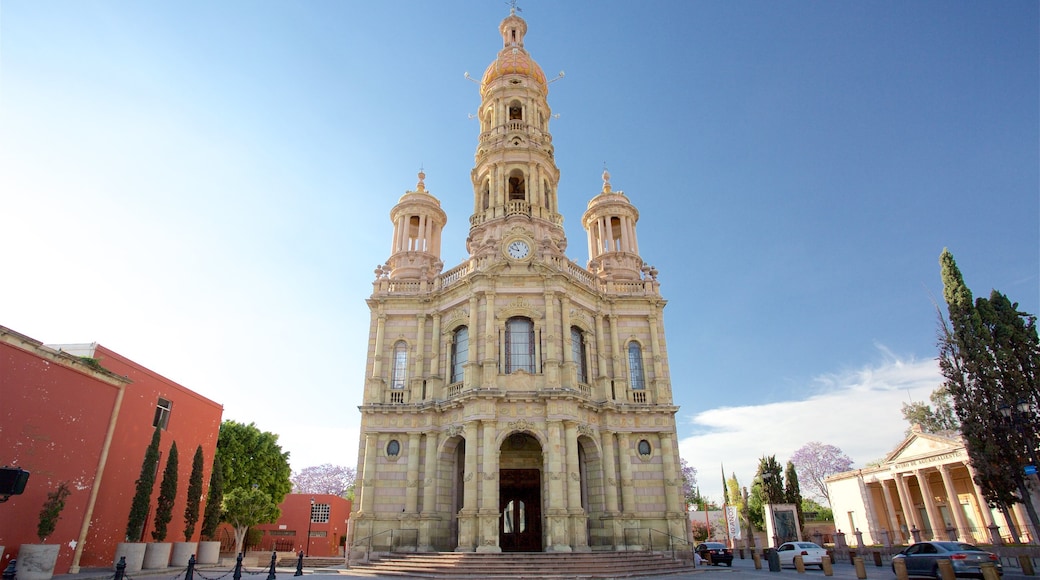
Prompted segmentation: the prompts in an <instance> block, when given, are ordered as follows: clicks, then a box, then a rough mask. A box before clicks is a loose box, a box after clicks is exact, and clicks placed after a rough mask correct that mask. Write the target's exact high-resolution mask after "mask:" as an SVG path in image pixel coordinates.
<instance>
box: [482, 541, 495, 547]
mask: <svg viewBox="0 0 1040 580" xmlns="http://www.w3.org/2000/svg"><path fill="white" fill-rule="evenodd" d="M484 545H485V546H494V545H495V540H484Z"/></svg>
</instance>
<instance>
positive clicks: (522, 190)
mask: <svg viewBox="0 0 1040 580" xmlns="http://www.w3.org/2000/svg"><path fill="white" fill-rule="evenodd" d="M508 185H509V201H514V200H521V201H523V200H525V199H527V184H526V182H525V181H524V174H523V173H522V172H521V171H519V170H514V171H513V172H512V173H510V174H509V183H508Z"/></svg>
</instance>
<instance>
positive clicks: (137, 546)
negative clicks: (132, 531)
mask: <svg viewBox="0 0 1040 580" xmlns="http://www.w3.org/2000/svg"><path fill="white" fill-rule="evenodd" d="M145 546H147V544H145V543H144V542H120V543H119V544H118V545H117V546H116V557H115V561H114V562H112V567H113V569H115V567H116V566H118V565H119V559H120V558H124V557H125V558H126V570H124V572H125V573H126V574H134V573H136V572H140V571H141V567H142V566H144V547H145Z"/></svg>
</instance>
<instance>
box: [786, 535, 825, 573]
mask: <svg viewBox="0 0 1040 580" xmlns="http://www.w3.org/2000/svg"><path fill="white" fill-rule="evenodd" d="M776 555H777V556H780V565H781V566H791V567H794V557H795V556H801V557H802V563H803V564H805V565H806V566H819V567H820V570H823V557H824V556H826V555H827V550H824V549H823V548H821V547H819V546H817V545H816V544H814V543H812V542H786V543H783V544H780V547H779V548H777V549H776Z"/></svg>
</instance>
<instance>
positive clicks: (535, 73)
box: [350, 12, 686, 558]
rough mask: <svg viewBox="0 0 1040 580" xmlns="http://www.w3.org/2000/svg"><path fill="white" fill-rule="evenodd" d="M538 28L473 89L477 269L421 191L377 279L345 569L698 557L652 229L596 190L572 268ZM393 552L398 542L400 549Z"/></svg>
mask: <svg viewBox="0 0 1040 580" xmlns="http://www.w3.org/2000/svg"><path fill="white" fill-rule="evenodd" d="M526 31H527V24H526V23H525V21H524V20H523V19H521V18H520V17H519V16H517V15H516V14H515V12H514V13H511V14H510V15H509V16H508V17H507V18H505V19H504V20H503V21H502V23H501V24H500V26H499V32H500V33H501V35H502V41H503V48H502V50H501V51H500V52H499V53H498V55H497V57H496V58H495V60H494V61H493V62H492V63H491V65H490V66H489V67H488V68H487V70H486V72H485V73H484V76H483V79H482V81H481V84H480V96H481V104H480V109H479V120H480V134H479V137H478V139H477V151H476V156H475V166H474V168H473V170H472V174H471V177H472V182H473V213H472V215H470V217H469V221H470V228H469V235H468V237H467V239H466V248H467V251H468V254H469V258H468V259H466V260H465V261H464V262H463V263H461V264H459V265H457V266H455V267H452V268H451V269H449V270H447V271H444V270H443V263H442V262H441V259H440V253H441V252H440V249H441V242H442V240H441V232H442V230H443V228H444V225H445V223H446V222H447V216H446V214H445V212H444V211H443V210H442V209H441V207H440V202H439V201H438V200H437V198H436V197H434V196H433V195H432V194H431V193H430V192H429V191H427V190H426V186H425V184H424V181H423V180H424V178H425V176H424V175H423V174H422V173H420V174H419V182H418V185H417V186H416V188H415V190H414V191H408V192H406V193H405V194H404V195H403V196H402V197H401V198H400V200H399V201H398V203H397V204H396V205H395V206H394V207H393V209H392V211H391V213H390V217H391V220H392V222H393V238H392V251H391V255H390V257H389V259H388V260H387V262H386V263H385V264H384V265H381V266H379V267H378V268H377V269H376V279H375V282H374V283H373V292H372V296H371V298H370V299H369V300H368V305H369V308H370V309H371V325H370V328H369V342H368V362H367V366H366V369H365V373H366V379H365V390H364V401H363V404H362V406H361V407H360V410H361V414H362V428H361V441H360V446H359V453H358V479H359V486H358V490H357V492H356V496H355V504H354V508H353V513H352V514H351V520H350V522H351V524H350V528H351V530H350V538H351V557H352V558H357V557H361V556H363V555H364V554H365V553H366V552H367V551H369V550H372V551H383V550H385V549H386V547H387V546H390V545H391V544H392V545H394V546H397V547H398V548H400V549H409V548H411V547H414V549H416V550H419V551H452V550H454V551H478V552H499V551H549V552H571V551H588V550H617V549H624V548H626V547H632V546H635V545H643V544H645V543H647V542H654V543H655V544H657V545H663V544H661V543H657V542H663V543H667V542H668V541H669V540H671V541H673V542H674V541H682V540H683V539H684V538H685V537H686V517H685V509H684V505H683V500H682V483H681V478H680V474H679V473H680V469H679V455H678V450H677V441H676V430H675V413H676V412H677V411H678V407H676V406H675V405H674V404H673V403H672V387H671V381H670V378H669V373H668V356H667V350H666V344H665V333H664V325H663V309H664V306H665V300H664V299H662V297H661V295H660V284H659V282H658V280H657V270H655V269H654V268H652V267H650V266H649V265H647V263H646V262H644V260H643V258H642V257H641V256H640V253H639V245H638V243H637V238H636V222H637V221H638V219H639V212H638V211H637V210H636V208H635V207H634V206H633V205H632V203H631V202H630V201H629V199H628V198H627V197H626V196H625V195H624V193H623V192H621V191H615V190H613V189H612V188H611V185H610V176H609V174H607V173H606V172H604V175H603V188H602V191H600V192H599V193H598V194H597V195H595V196H594V197H593V198H592V199H591V200H590V201H589V202H588V209H587V210H586V211H585V213H584V215H583V216H582V225H583V227H584V229H585V231H586V235H587V242H588V252H589V260H588V262H587V264H586V266H581V265H579V264H577V263H575V262H574V261H572V260H571V259H570V258H568V257H567V255H566V254H565V253H564V251H565V250H566V248H567V239H566V237H565V235H564V230H563V225H562V224H563V217H562V216H561V215H560V214H559V213H558V197H557V195H558V191H557V184H558V182H559V176H560V171H559V169H558V168H557V167H556V164H555V162H554V156H553V144H552V135H551V133H550V132H549V121H550V118H551V111H550V108H549V104H548V102H547V95H548V82H547V81H546V78H545V74H544V73H543V72H542V70H541V69H540V68H539V66H538V65H537V64H536V63H535V61H534V60H533V59H532V58H531V56H530V55H529V54H528V52H527V50H526V49H525V48H524V35H525V33H526ZM392 538H394V539H392Z"/></svg>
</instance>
